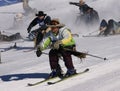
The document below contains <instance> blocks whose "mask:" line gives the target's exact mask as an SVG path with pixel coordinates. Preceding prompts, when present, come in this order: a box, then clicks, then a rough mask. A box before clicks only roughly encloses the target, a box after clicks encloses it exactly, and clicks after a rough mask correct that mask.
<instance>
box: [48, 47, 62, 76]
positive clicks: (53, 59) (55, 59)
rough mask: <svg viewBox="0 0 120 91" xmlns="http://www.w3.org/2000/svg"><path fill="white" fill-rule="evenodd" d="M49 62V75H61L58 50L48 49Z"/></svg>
mask: <svg viewBox="0 0 120 91" xmlns="http://www.w3.org/2000/svg"><path fill="white" fill-rule="evenodd" d="M49 62H50V68H51V70H52V72H51V73H50V75H49V77H51V78H52V77H56V76H62V69H61V67H60V65H59V56H58V50H53V49H51V50H50V52H49Z"/></svg>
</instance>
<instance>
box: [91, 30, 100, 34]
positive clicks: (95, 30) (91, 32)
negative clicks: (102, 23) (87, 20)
mask: <svg viewBox="0 0 120 91" xmlns="http://www.w3.org/2000/svg"><path fill="white" fill-rule="evenodd" d="M97 31H98V30H95V31H93V32H91V33H89V35H91V34H93V33H95V32H97Z"/></svg>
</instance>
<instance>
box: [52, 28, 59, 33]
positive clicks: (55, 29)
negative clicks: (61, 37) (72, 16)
mask: <svg viewBox="0 0 120 91" xmlns="http://www.w3.org/2000/svg"><path fill="white" fill-rule="evenodd" d="M51 31H52V32H53V33H55V34H57V33H58V31H59V28H58V27H53V28H51Z"/></svg>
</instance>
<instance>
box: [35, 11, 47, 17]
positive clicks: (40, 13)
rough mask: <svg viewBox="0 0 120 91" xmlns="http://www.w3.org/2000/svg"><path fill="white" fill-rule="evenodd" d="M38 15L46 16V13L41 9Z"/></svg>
mask: <svg viewBox="0 0 120 91" xmlns="http://www.w3.org/2000/svg"><path fill="white" fill-rule="evenodd" d="M36 16H46V14H44V12H43V11H39V12H38V14H36Z"/></svg>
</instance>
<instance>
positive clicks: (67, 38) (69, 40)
mask: <svg viewBox="0 0 120 91" xmlns="http://www.w3.org/2000/svg"><path fill="white" fill-rule="evenodd" d="M62 36H63V39H62V40H61V41H62V44H63V45H64V46H70V45H74V44H75V41H74V39H73V37H72V34H71V32H70V31H69V30H68V29H65V30H63V33H62Z"/></svg>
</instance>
